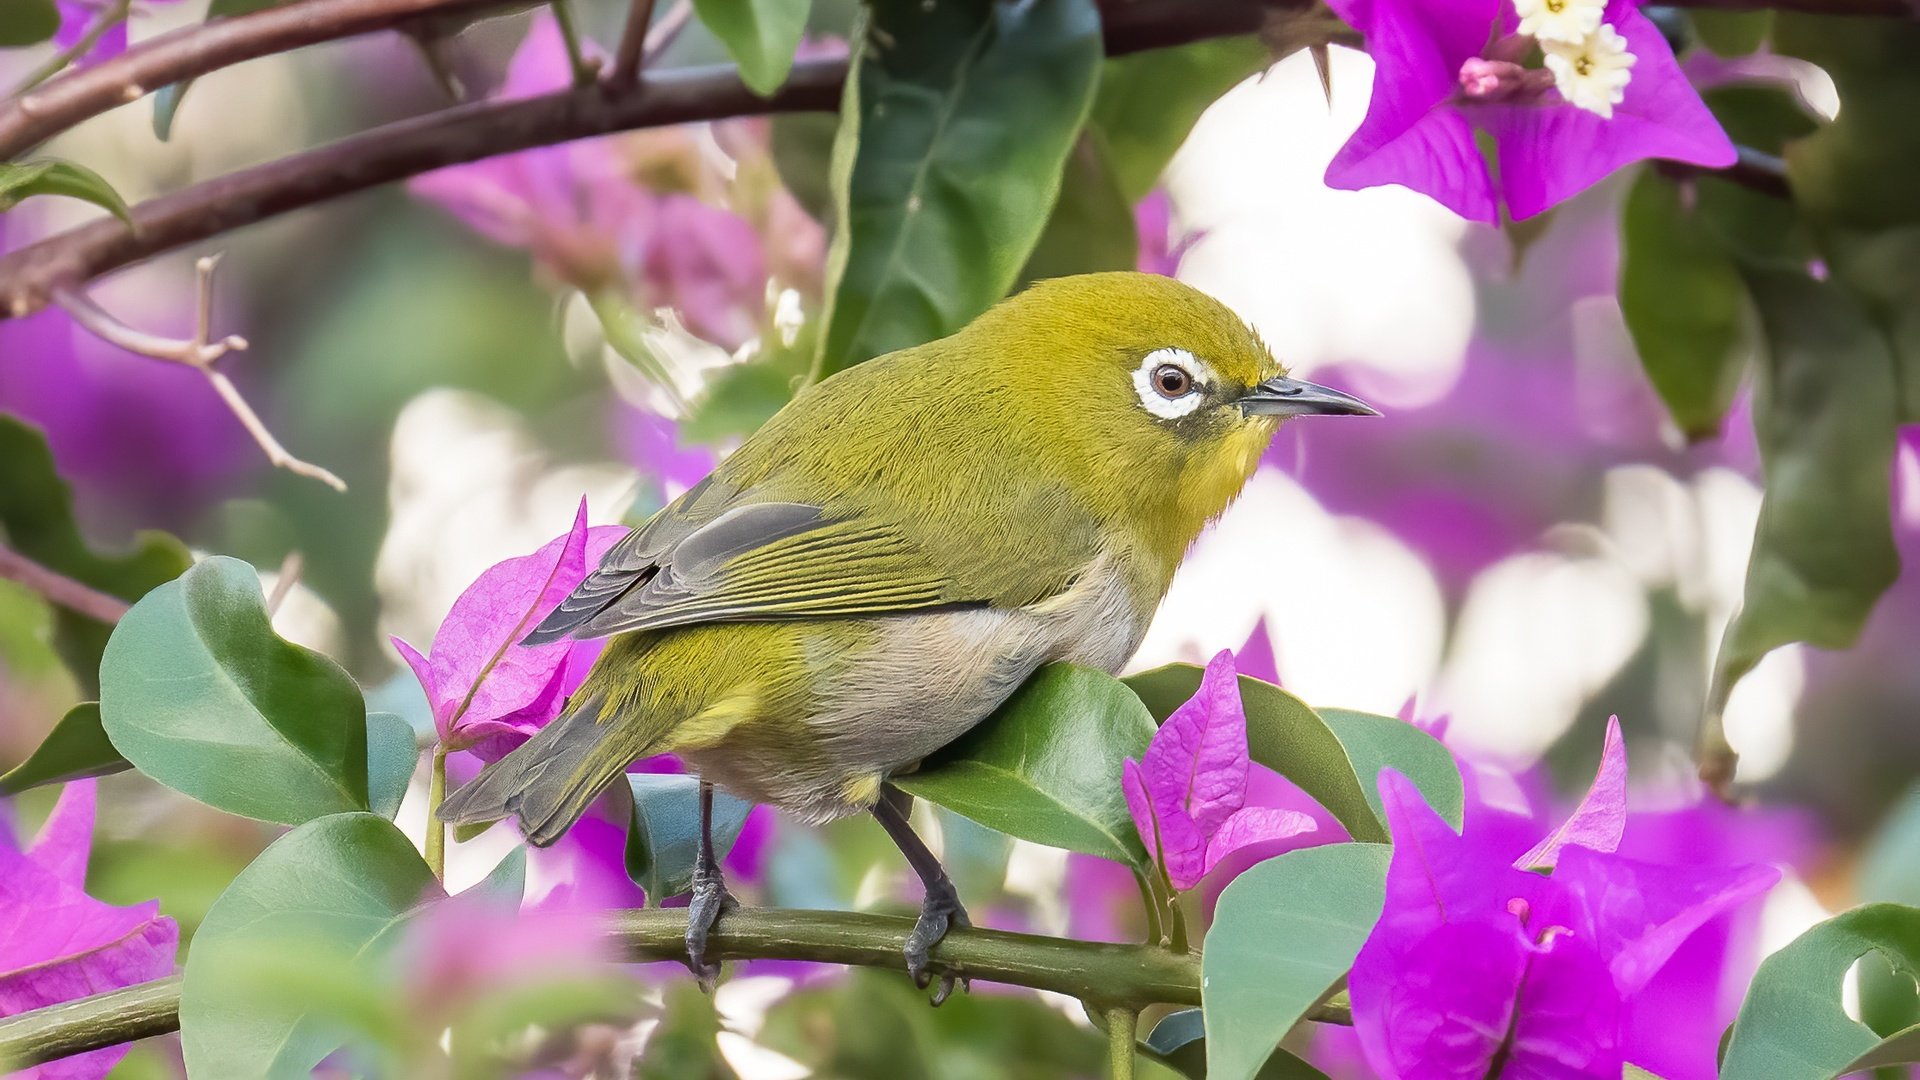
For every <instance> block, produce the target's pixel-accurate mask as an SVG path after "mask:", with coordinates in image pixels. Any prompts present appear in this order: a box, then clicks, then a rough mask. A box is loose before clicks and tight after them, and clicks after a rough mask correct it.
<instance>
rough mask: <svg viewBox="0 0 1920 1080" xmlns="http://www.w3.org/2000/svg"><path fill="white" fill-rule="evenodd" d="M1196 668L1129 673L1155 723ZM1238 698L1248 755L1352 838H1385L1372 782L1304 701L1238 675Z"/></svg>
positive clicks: (1194, 686)
mask: <svg viewBox="0 0 1920 1080" xmlns="http://www.w3.org/2000/svg"><path fill="white" fill-rule="evenodd" d="M1200 675H1201V670H1200V669H1199V668H1198V667H1195V666H1194V665H1192V664H1168V665H1166V666H1165V667H1157V668H1154V669H1153V670H1152V671H1143V672H1141V673H1140V674H1138V675H1131V676H1128V677H1127V679H1126V684H1127V685H1128V686H1129V687H1131V688H1132V689H1133V692H1134V693H1136V694H1138V695H1140V700H1141V701H1143V702H1145V703H1146V706H1147V711H1148V712H1150V713H1152V714H1153V719H1154V722H1155V723H1162V722H1165V720H1166V718H1167V717H1169V716H1171V715H1172V714H1173V710H1175V709H1177V708H1179V707H1180V704H1181V703H1182V702H1184V701H1186V700H1187V699H1188V698H1190V697H1192V696H1193V694H1194V691H1196V690H1198V689H1200ZM1240 703H1241V705H1242V706H1244V707H1245V708H1246V711H1247V754H1248V755H1249V756H1250V757H1252V758H1253V760H1255V761H1257V762H1259V763H1260V764H1262V765H1265V766H1266V767H1267V768H1269V769H1272V770H1273V771H1274V772H1277V773H1279V774H1280V775H1282V776H1284V777H1286V778H1287V779H1289V780H1291V781H1293V782H1294V783H1295V784H1298V785H1299V786H1300V789H1301V790H1302V791H1305V792H1306V793H1307V794H1308V795H1310V796H1312V797H1313V799H1314V801H1315V802H1318V803H1319V804H1320V805H1321V806H1324V807H1326V809H1327V812H1328V813H1330V814H1332V815H1333V816H1334V818H1335V820H1337V821H1339V822H1340V824H1341V825H1344V826H1346V830H1347V834H1348V835H1350V836H1352V837H1353V838H1354V839H1355V840H1366V841H1371V842H1375V843H1385V842H1386V839H1387V828H1386V826H1385V825H1384V824H1383V823H1382V821H1383V819H1382V818H1381V817H1380V816H1379V815H1378V814H1377V813H1375V811H1374V810H1373V806H1372V802H1371V799H1372V798H1373V796H1372V795H1371V794H1370V793H1371V787H1372V785H1371V783H1367V784H1362V783H1361V780H1360V775H1359V773H1358V772H1357V771H1356V769H1355V766H1354V763H1353V759H1352V758H1351V757H1349V756H1348V755H1347V748H1346V746H1345V745H1344V744H1342V743H1341V741H1340V736H1338V735H1336V734H1334V731H1333V729H1332V728H1330V727H1328V726H1327V722H1326V721H1325V720H1323V719H1321V718H1320V715H1319V714H1318V713H1316V712H1314V711H1313V710H1312V709H1310V708H1308V707H1307V704H1306V702H1303V701H1301V700H1300V699H1299V698H1297V697H1294V696H1293V695H1292V694H1289V693H1287V692H1286V691H1285V690H1282V689H1280V688H1279V687H1277V686H1275V685H1273V684H1272V683H1270V682H1263V681H1261V680H1259V679H1256V678H1253V677H1252V676H1249V675H1242V676H1240Z"/></svg>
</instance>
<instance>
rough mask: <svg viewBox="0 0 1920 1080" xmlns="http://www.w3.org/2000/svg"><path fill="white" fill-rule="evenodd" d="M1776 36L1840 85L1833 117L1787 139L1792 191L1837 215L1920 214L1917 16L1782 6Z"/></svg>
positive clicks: (1867, 223)
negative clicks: (1849, 14) (1831, 13)
mask: <svg viewBox="0 0 1920 1080" xmlns="http://www.w3.org/2000/svg"><path fill="white" fill-rule="evenodd" d="M1773 46H1774V49H1775V51H1777V52H1780V53H1783V54H1785V55H1788V56H1798V57H1800V58H1802V59H1805V60H1810V61H1812V62H1813V63H1815V64H1817V65H1819V66H1820V67H1821V68H1822V69H1823V70H1825V71H1826V73H1827V74H1828V75H1831V76H1832V77H1833V81H1834V85H1835V87H1836V88H1837V89H1838V90H1839V92H1840V113H1839V115H1838V116H1837V117H1835V118H1834V120H1833V122H1832V123H1830V124H1827V125H1826V126H1825V127H1823V128H1821V129H1820V130H1819V131H1817V132H1815V133H1814V134H1812V135H1810V136H1808V137H1807V138H1804V139H1801V140H1799V141H1798V142H1796V143H1794V144H1793V145H1792V146H1790V147H1788V148H1787V155H1786V156H1787V178H1788V180H1789V181H1791V183H1792V185H1793V195H1794V200H1795V201H1796V202H1797V203H1799V204H1800V206H1801V208H1802V209H1804V210H1805V211H1806V212H1807V213H1808V214H1810V215H1812V216H1813V217H1815V218H1817V219H1819V220H1822V221H1826V222H1829V223H1833V224H1840V225H1851V226H1857V227H1862V228H1882V227H1886V226H1890V225H1897V224H1906V223H1916V222H1920V184H1915V183H1914V182H1913V177H1914V176H1915V175H1916V174H1920V124H1916V123H1914V117H1915V116H1916V115H1920V64H1916V63H1914V62H1913V58H1914V57H1915V56H1917V55H1920V24H1916V23H1914V22H1913V21H1912V20H1909V19H1903V18H1888V19H1866V18H1847V19H1836V18H1829V17H1826V16H1820V15H1806V14H1801V13H1798V12H1786V11H1782V12H1779V13H1778V14H1777V15H1776V16H1775V29H1774V34H1773Z"/></svg>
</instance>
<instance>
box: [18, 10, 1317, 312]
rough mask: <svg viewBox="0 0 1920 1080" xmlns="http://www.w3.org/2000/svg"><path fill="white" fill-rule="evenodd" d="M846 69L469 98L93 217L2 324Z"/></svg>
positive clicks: (30, 274) (834, 87)
mask: <svg viewBox="0 0 1920 1080" xmlns="http://www.w3.org/2000/svg"><path fill="white" fill-rule="evenodd" d="M308 2H309V3H318V2H321V0H308ZM361 2H370V0H361ZM411 2H414V3H420V2H422V0H411ZM1281 2H1282V3H1300V2H1304V0H1281ZM1266 10H1267V9H1266V8H1265V7H1264V6H1263V5H1261V4H1257V3H1245V2H1241V0H1210V2H1206V3H1200V2H1196V0H1132V2H1129V3H1123V4H1116V6H1114V7H1113V8H1111V10H1110V11H1109V12H1108V16H1107V18H1106V21H1105V31H1106V41H1107V52H1108V53H1109V54H1110V55H1115V56H1118V55H1122V54H1125V53H1129V52H1139V51H1142V50H1145V49H1150V48H1159V47H1164V46H1171V45H1182V44H1186V43H1188V42H1191V41H1198V40H1202V39H1205V38H1211V37H1221V36H1229V35H1234V34H1248V33H1253V32H1254V31H1256V30H1258V29H1259V27H1260V23H1261V21H1262V19H1263V18H1264V16H1265V12H1266ZM235 21H236V22H237V21H238V20H235ZM664 21H665V20H663V22H664ZM655 30H656V32H659V31H661V30H662V27H659V26H656V27H655ZM846 73H847V63H846V61H845V60H836V59H823V60H810V61H802V62H801V63H798V64H795V65H794V68H793V74H792V75H791V76H790V77H789V78H788V80H787V83H786V85H785V86H783V87H781V88H780V89H779V90H778V91H776V92H775V93H774V94H773V96H771V97H767V98H762V97H760V96H758V95H756V94H754V93H753V92H752V91H751V90H748V89H747V87H746V86H745V84H743V83H742V82H741V81H740V78H739V75H738V73H737V71H736V70H735V69H734V68H733V67H731V66H722V67H704V68H692V69H685V70H679V71H671V72H661V73H659V74H650V75H648V76H647V77H646V78H645V79H643V80H641V81H640V82H639V83H638V84H637V85H634V86H629V87H619V86H610V85H607V84H604V83H602V84H596V85H594V86H586V87H579V88H575V89H571V90H566V91H561V92H558V93H553V94H547V95H545V96H542V97H535V98H524V99H520V100H515V101H485V102H474V103H471V104H467V105H458V106H454V107H452V108H449V109H446V110H444V111H442V112H438V113H434V114H432V115H429V116H421V117H415V118H413V119H409V120H402V121H399V122H398V123H394V124H389V125H386V126H385V127H379V128H375V129H373V130H371V131H367V132H363V133H361V134H359V135H354V136H351V137H349V138H346V139H342V140H341V141H339V142H336V143H332V144H330V145H327V146H322V147H318V148H316V149H313V150H308V151H306V152H304V153H300V154H295V155H293V156H291V157H286V158H281V159H279V160H277V161H271V162H268V163H266V164H264V165H260V166H256V167H254V168H251V169H245V170H242V171H240V172H236V173H231V174H229V175H227V176H222V177H216V178H215V179H212V180H208V181H205V182H203V183H199V184H195V185H194V186H192V187H189V188H186V189H184V190H181V191H177V192H174V193H172V194H170V195H163V196H161V197H160V198H157V199H152V200H149V201H147V202H144V203H141V204H140V205H139V206H137V207H135V208H134V209H133V220H134V224H135V227H134V228H132V229H129V228H127V226H125V225H124V224H122V223H121V222H119V221H118V220H103V221H97V222H94V223H92V224H89V225H85V226H82V227H80V228H77V229H73V230H71V231H69V232H65V233H61V234H59V235H57V236H53V237H50V238H48V239H45V240H41V241H39V242H38V243H35V244H30V245H28V246H26V247H23V248H21V249H19V250H17V251H14V252H11V253H9V254H7V255H6V256H4V257H0V317H3V316H7V315H11V316H14V317H18V316H22V315H28V314H31V313H33V312H35V311H38V310H39V309H41V308H42V307H45V306H46V304H47V303H48V301H49V299H50V298H51V297H52V294H53V291H54V289H55V288H57V287H59V286H61V285H75V284H79V283H82V282H85V281H89V280H91V279H93V278H95V277H98V276H100V275H101V274H104V273H107V272H108V271H111V270H115V269H118V268H120V267H122V266H126V265H128V264H129V263H133V262H137V261H139V260H141V259H145V258H148V257H149V256H152V255H155V254H158V253H160V252H162V251H167V250H170V249H172V248H176V247H180V246H182V245H185V244H191V243H194V242H196V241H199V240H205V239H207V238H209V237H212V236H217V235H219V234H221V233H224V232H228V231H230V230H233V229H237V228H240V227H242V226H245V225H251V224H253V223H254V222H257V221H262V220H265V219H267V218H270V217H274V216H276V215H279V214H284V213H286V212H288V211H290V210H297V209H300V208H302V207H307V206H311V205H313V204H315V203H319V202H324V201H326V200H328V199H333V198H337V197H339V196H341V195H347V194H351V193H353V192H357V191H364V190H366V189H368V188H371V187H377V186H379V185H381V184H387V183H392V182H394V181H397V180H404V179H406V178H408V177H410V176H416V175H418V174H420V173H424V172H430V171H432V170H434V169H438V168H441V167H444V166H447V165H457V164H463V163H466V162H470V161H477V160H479V159H481V158H486V157H492V156H494V155H497V154H506V153H512V152H513V151H516V150H525V149H529V148H531V147H535V146H548V145H552V144H554V143H562V142H570V141H573V140H575V139H584V138H588V137H590V136H594V135H605V134H607V133H609V132H614V131H625V130H629V129H633V128H646V127H662V126H666V125H671V124H683V123H689V122H695V121H703V120H721V119H725V118H728V117H733V116H746V115H754V114H761V113H779V112H808V111H815V112H817V111H830V110H832V109H833V108H835V107H836V106H837V105H838V104H839V100H840V86H841V83H842V81H843V80H844V79H845V78H846Z"/></svg>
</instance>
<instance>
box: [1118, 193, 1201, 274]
mask: <svg viewBox="0 0 1920 1080" xmlns="http://www.w3.org/2000/svg"><path fill="white" fill-rule="evenodd" d="M1133 228H1134V232H1135V233H1136V234H1137V235H1138V236H1139V238H1140V253H1139V255H1138V257H1137V258H1136V259H1135V261H1134V269H1136V270H1138V271H1140V272H1141V273H1143V274H1159V275H1160V276H1162V277H1174V276H1175V275H1177V274H1178V273H1179V272H1180V260H1181V259H1184V258H1186V255H1187V251H1188V250H1189V249H1190V248H1192V247H1193V245H1195V244H1197V243H1199V242H1200V235H1201V234H1200V233H1197V232H1185V231H1181V230H1180V229H1179V226H1178V225H1177V224H1176V223H1175V222H1174V220H1173V200H1172V199H1171V198H1169V197H1168V195H1167V191H1166V189H1165V188H1155V189H1153V191H1152V192H1150V193H1149V194H1148V195H1147V197H1146V198H1144V199H1141V200H1140V201H1139V203H1137V204H1135V206H1134V208H1133Z"/></svg>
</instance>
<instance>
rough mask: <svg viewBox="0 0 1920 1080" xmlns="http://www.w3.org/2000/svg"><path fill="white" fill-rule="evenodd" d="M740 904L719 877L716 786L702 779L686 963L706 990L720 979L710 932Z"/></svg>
mask: <svg viewBox="0 0 1920 1080" xmlns="http://www.w3.org/2000/svg"><path fill="white" fill-rule="evenodd" d="M739 906H740V902H739V901H737V900H735V899H734V898H733V894H732V893H730V892H728V891H727V883H726V881H725V880H724V879H723V878H722V877H721V876H720V861H719V860H718V859H716V858H714V857H713V785H712V784H710V783H708V782H707V781H705V780H702V781H700V851H699V855H698V857H697V858H696V859H695V860H694V864H693V899H692V900H691V902H689V903H688V904H687V966H688V967H689V968H692V969H693V974H694V977H695V978H696V979H698V980H700V989H702V990H705V991H706V992H707V993H712V992H713V986H714V983H715V982H717V981H718V980H719V978H720V965H719V964H717V963H714V964H710V963H708V962H707V935H708V934H709V933H711V932H712V930H713V926H714V924H715V923H717V922H719V921H720V916H722V915H724V914H726V913H727V912H729V911H732V910H733V909H734V908H737V907H739Z"/></svg>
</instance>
